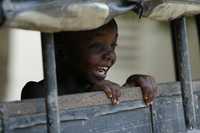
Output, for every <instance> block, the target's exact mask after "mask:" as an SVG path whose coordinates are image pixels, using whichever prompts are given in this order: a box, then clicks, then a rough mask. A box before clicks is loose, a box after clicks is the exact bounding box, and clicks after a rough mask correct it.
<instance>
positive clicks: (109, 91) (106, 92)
mask: <svg viewBox="0 0 200 133" xmlns="http://www.w3.org/2000/svg"><path fill="white" fill-rule="evenodd" d="M104 92H105V94H106V95H107V97H108V98H112V97H113V96H112V90H111V89H110V88H109V87H105V88H104Z"/></svg>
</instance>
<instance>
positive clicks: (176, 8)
mask: <svg viewBox="0 0 200 133" xmlns="http://www.w3.org/2000/svg"><path fill="white" fill-rule="evenodd" d="M144 5H145V10H144V16H146V17H149V18H152V19H156V20H172V19H175V18H177V17H180V16H181V15H195V14H199V13H200V1H199V0H146V1H145V4H144Z"/></svg>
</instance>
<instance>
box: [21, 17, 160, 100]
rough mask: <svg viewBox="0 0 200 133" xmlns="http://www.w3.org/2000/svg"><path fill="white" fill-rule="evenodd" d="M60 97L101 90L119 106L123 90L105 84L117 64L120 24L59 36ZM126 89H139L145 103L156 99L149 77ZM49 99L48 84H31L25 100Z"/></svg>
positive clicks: (137, 78) (136, 77)
mask: <svg viewBox="0 0 200 133" xmlns="http://www.w3.org/2000/svg"><path fill="white" fill-rule="evenodd" d="M54 37H55V54H56V67H57V71H56V72H57V80H58V95H63V94H73V93H80V92H89V91H96V90H101V91H104V92H105V94H106V95H107V96H108V98H110V99H111V101H112V104H119V97H120V95H121V94H120V86H119V85H118V84H116V83H113V82H111V81H109V80H105V78H106V75H107V72H108V70H109V69H110V68H111V67H112V65H113V64H114V63H115V61H116V54H115V47H116V46H117V37H118V31H117V24H116V22H115V21H114V20H111V21H110V22H109V23H107V24H105V25H103V26H101V27H100V28H97V29H94V30H90V31H78V32H59V33H55V36H54ZM124 86H139V87H141V89H142V92H143V97H144V101H145V103H146V104H150V103H151V102H152V101H153V99H154V98H155V96H156V92H157V87H156V83H155V80H154V79H153V78H152V77H151V76H147V75H133V76H130V77H129V78H128V79H127V82H126V83H125V84H124ZM44 96H45V84H44V80H42V81H40V82H29V83H27V84H26V85H25V87H24V88H23V91H22V96H21V97H22V99H27V98H37V97H44Z"/></svg>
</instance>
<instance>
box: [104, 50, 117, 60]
mask: <svg viewBox="0 0 200 133" xmlns="http://www.w3.org/2000/svg"><path fill="white" fill-rule="evenodd" d="M115 57H116V55H115V52H114V51H113V50H112V51H111V50H110V51H107V52H105V53H104V55H103V59H104V60H106V61H111V62H112V63H114V62H115Z"/></svg>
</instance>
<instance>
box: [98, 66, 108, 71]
mask: <svg viewBox="0 0 200 133" xmlns="http://www.w3.org/2000/svg"><path fill="white" fill-rule="evenodd" d="M98 69H101V70H104V71H107V70H108V67H98Z"/></svg>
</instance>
